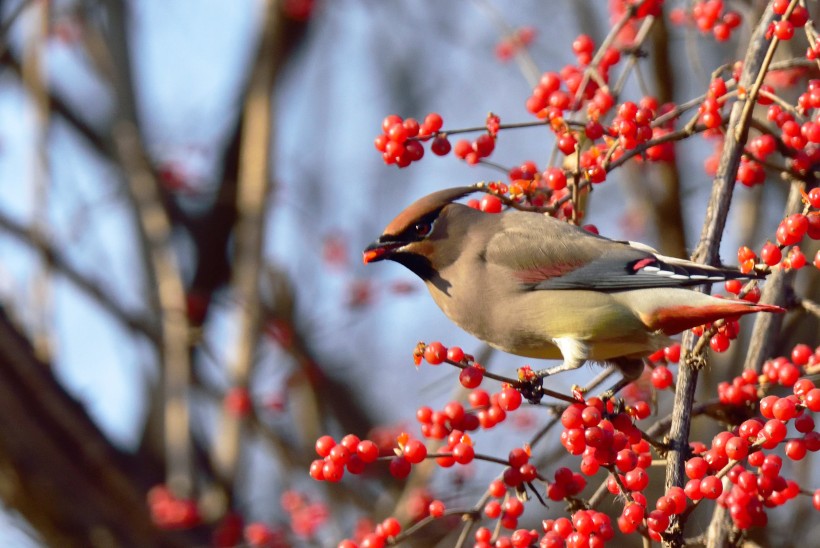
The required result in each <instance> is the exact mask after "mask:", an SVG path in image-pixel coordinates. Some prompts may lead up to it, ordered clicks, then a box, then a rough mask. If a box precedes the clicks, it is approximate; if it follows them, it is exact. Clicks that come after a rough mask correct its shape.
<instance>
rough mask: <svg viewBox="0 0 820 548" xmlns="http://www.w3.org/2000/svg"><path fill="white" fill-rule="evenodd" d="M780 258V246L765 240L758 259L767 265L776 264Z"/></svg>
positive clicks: (781, 256) (781, 255)
mask: <svg viewBox="0 0 820 548" xmlns="http://www.w3.org/2000/svg"><path fill="white" fill-rule="evenodd" d="M782 258H783V254H782V252H781V251H780V248H779V247H777V246H776V245H774V244H773V243H771V242H766V245H764V246H763V249H761V250H760V259H761V260H762V261H763V262H764V263H766V264H767V265H769V266H774V265H776V264H777V263H779V262H780V259H782Z"/></svg>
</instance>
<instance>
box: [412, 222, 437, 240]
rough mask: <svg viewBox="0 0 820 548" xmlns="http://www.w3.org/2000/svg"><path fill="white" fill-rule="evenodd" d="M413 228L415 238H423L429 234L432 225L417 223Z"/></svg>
mask: <svg viewBox="0 0 820 548" xmlns="http://www.w3.org/2000/svg"><path fill="white" fill-rule="evenodd" d="M413 228H414V230H415V231H416V236H419V237H422V238H423V237H424V236H427V235H428V234H430V231H431V230H433V225H432V224H430V223H419V224H417V225H416V226H415V227H413Z"/></svg>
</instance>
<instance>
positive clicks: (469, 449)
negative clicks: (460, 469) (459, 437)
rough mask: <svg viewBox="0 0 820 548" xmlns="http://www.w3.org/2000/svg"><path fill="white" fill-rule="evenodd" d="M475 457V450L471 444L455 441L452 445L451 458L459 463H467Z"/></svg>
mask: <svg viewBox="0 0 820 548" xmlns="http://www.w3.org/2000/svg"><path fill="white" fill-rule="evenodd" d="M474 457H475V450H474V449H473V446H472V445H470V444H468V443H457V444H456V445H455V447H453V458H454V459H455V461H456V462H457V463H459V464H467V463H469V462H472V460H473V458H474Z"/></svg>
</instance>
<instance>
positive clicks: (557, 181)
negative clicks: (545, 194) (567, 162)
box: [543, 167, 567, 190]
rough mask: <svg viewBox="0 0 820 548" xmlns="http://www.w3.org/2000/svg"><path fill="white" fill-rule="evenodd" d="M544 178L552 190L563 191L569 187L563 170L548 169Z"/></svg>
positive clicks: (556, 168)
mask: <svg viewBox="0 0 820 548" xmlns="http://www.w3.org/2000/svg"><path fill="white" fill-rule="evenodd" d="M543 177H544V180H546V181H547V186H548V187H549V188H550V189H552V190H561V189H563V188H566V186H567V176H566V174H565V173H564V170H563V169H561V168H558V167H550V168H547V169H546V170H545V171H544V174H543Z"/></svg>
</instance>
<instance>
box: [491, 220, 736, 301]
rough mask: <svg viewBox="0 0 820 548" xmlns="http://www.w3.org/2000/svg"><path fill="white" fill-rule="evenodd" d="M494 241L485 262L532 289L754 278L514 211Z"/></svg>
mask: <svg viewBox="0 0 820 548" xmlns="http://www.w3.org/2000/svg"><path fill="white" fill-rule="evenodd" d="M505 217H507V218H506V219H504V220H503V221H502V222H501V223H500V230H498V231H497V232H495V234H493V235H492V236H491V238H490V239H489V242H488V244H487V248H486V251H485V253H484V258H485V260H486V261H487V262H488V263H489V264H492V265H496V266H499V267H501V268H504V269H508V270H510V271H512V273H513V276H514V277H515V278H517V279H518V281H519V282H520V283H521V284H522V285H523V286H525V287H528V288H530V289H535V290H539V289H591V290H597V291H620V290H628V289H642V288H651V287H687V286H693V285H699V284H703V283H709V282H717V281H722V280H727V279H731V278H744V277H748V275H745V274H741V273H740V272H738V271H737V270H732V269H722V268H714V267H710V266H705V265H700V264H697V263H693V262H691V261H686V260H682V259H675V258H671V257H664V256H663V255H660V254H658V253H655V252H654V250H652V249H651V248H649V247H647V246H644V245H642V244H632V243H630V242H617V241H613V240H609V239H607V238H603V237H601V236H597V235H595V234H591V233H589V232H587V231H585V230H583V229H580V228H578V227H575V226H572V225H570V224H567V223H564V222H561V221H558V220H556V219H553V218H551V217H547V216H544V215H536V214H533V213H524V212H511V213H508V214H506V215H505Z"/></svg>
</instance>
